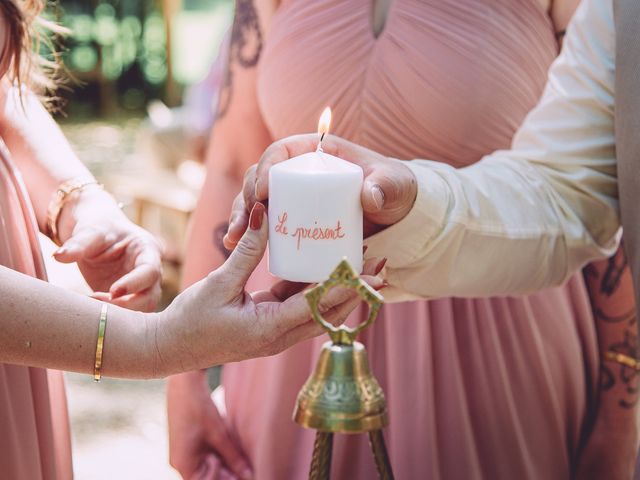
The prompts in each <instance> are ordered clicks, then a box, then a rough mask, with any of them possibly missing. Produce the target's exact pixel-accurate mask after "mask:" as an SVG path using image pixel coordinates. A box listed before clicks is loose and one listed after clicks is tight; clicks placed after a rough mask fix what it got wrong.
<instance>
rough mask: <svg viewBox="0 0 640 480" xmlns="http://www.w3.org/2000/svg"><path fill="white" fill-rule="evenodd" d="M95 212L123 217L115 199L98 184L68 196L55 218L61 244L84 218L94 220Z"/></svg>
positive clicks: (111, 216)
mask: <svg viewBox="0 0 640 480" xmlns="http://www.w3.org/2000/svg"><path fill="white" fill-rule="evenodd" d="M97 212H109V214H108V216H109V217H110V218H113V215H116V216H118V215H124V214H123V213H122V211H121V210H120V208H119V207H118V205H117V203H116V201H115V199H114V198H113V197H112V196H111V194H109V193H108V192H105V191H104V190H103V189H102V188H101V186H99V185H98V184H92V185H91V186H87V187H86V188H84V189H81V190H77V191H75V192H73V193H71V194H70V195H69V198H68V200H66V201H65V202H64V205H63V206H62V208H61V210H60V213H59V215H58V218H57V233H58V239H59V240H60V242H61V243H64V242H65V241H67V240H68V239H69V238H70V237H71V235H72V233H73V230H74V228H75V226H76V224H77V223H78V222H79V221H80V220H82V218H84V217H85V216H87V217H89V218H94V217H95V216H96V213H97Z"/></svg>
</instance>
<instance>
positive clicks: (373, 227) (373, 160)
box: [224, 134, 418, 250]
mask: <svg viewBox="0 0 640 480" xmlns="http://www.w3.org/2000/svg"><path fill="white" fill-rule="evenodd" d="M317 144H318V137H317V136H316V135H313V134H308V135H296V136H292V137H288V138H285V139H283V140H280V141H277V142H275V143H273V144H272V145H271V146H270V147H269V148H268V149H267V150H266V151H265V152H264V154H263V155H262V157H261V158H260V161H259V163H258V164H257V165H254V166H253V167H251V168H250V169H249V170H248V171H247V173H246V174H245V178H244V186H243V191H242V192H241V193H240V194H239V195H238V196H237V197H236V200H235V201H234V204H233V208H232V212H231V217H230V220H229V231H228V233H227V235H226V236H225V239H224V242H225V246H226V247H227V248H228V249H230V250H231V249H233V248H235V245H236V244H237V242H238V241H239V240H240V238H241V237H242V234H243V233H244V231H245V230H246V228H247V222H248V215H249V210H248V209H249V208H251V207H252V206H253V204H254V203H255V202H257V201H261V202H263V201H266V200H267V199H268V198H269V170H270V168H271V167H272V166H274V165H276V164H278V163H281V162H284V161H286V160H289V159H291V158H293V157H296V156H299V155H302V154H304V153H308V152H313V151H314V150H315V149H316V147H317ZM322 148H323V150H324V152H326V153H329V154H331V155H334V156H336V157H339V158H342V159H344V160H347V161H349V162H351V163H354V164H356V165H359V166H360V167H361V168H362V170H363V172H364V182H363V185H362V191H361V202H362V208H363V213H364V220H365V223H364V234H365V237H367V236H370V235H373V234H374V233H376V232H378V231H380V230H383V229H384V228H386V227H388V226H390V225H393V224H395V223H397V222H399V221H400V220H402V219H403V218H404V217H405V216H406V215H407V214H408V213H409V211H410V210H411V208H412V207H413V204H414V202H415V199H416V195H417V192H418V186H417V181H416V178H415V176H414V175H413V172H412V171H411V170H410V169H409V168H408V167H407V166H406V165H404V164H403V162H401V161H399V160H394V159H391V158H388V157H385V156H383V155H381V154H379V153H376V152H374V151H372V150H369V149H367V148H364V147H361V146H359V145H356V144H354V143H351V142H348V141H346V140H344V139H342V138H339V137H336V136H333V135H331V136H328V137H325V139H324V141H323V142H322Z"/></svg>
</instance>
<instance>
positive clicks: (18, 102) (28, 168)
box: [0, 82, 93, 238]
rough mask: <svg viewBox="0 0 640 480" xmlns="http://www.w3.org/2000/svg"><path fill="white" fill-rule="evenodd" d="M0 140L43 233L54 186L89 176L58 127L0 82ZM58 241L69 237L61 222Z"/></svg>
mask: <svg viewBox="0 0 640 480" xmlns="http://www.w3.org/2000/svg"><path fill="white" fill-rule="evenodd" d="M0 111H1V112H2V115H0V136H1V137H2V139H3V140H4V142H5V143H6V145H7V147H8V148H9V150H10V151H11V153H12V156H13V158H14V160H15V161H16V163H17V164H18V166H19V167H20V170H21V172H22V174H23V177H24V180H25V184H26V186H27V190H28V192H29V198H30V199H31V203H32V204H33V208H34V211H35V213H36V218H37V220H38V226H39V227H40V230H41V231H43V232H45V231H46V216H47V206H48V205H49V202H50V200H51V197H52V195H53V192H55V190H56V188H57V187H58V185H60V184H61V183H63V182H64V181H66V180H69V179H71V178H77V177H81V178H86V179H92V178H93V175H91V174H90V173H89V170H87V168H86V167H85V166H84V165H83V164H82V162H81V161H80V160H79V159H78V157H77V156H76V154H75V153H74V152H73V150H72V149H71V147H70V145H69V142H68V141H67V139H66V138H65V137H64V135H63V134H62V132H61V131H60V128H59V127H58V125H57V124H56V123H55V122H54V120H53V119H52V118H51V116H50V115H49V113H47V111H46V110H45V109H44V107H43V106H42V104H41V103H40V102H39V101H37V99H35V97H34V95H33V94H31V93H29V92H23V98H22V99H20V97H19V96H18V91H17V89H14V88H11V87H9V86H8V84H7V82H2V87H1V90H0ZM63 224H64V225H65V227H66V228H65V231H64V232H61V236H62V238H66V237H68V236H69V234H70V227H71V225H69V222H63Z"/></svg>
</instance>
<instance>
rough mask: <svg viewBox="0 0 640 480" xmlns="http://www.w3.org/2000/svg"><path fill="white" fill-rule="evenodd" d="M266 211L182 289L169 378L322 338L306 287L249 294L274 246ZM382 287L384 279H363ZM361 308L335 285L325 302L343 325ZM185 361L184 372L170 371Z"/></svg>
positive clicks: (169, 340)
mask: <svg viewBox="0 0 640 480" xmlns="http://www.w3.org/2000/svg"><path fill="white" fill-rule="evenodd" d="M267 223H268V222H267V216H266V214H265V207H264V205H262V204H261V203H256V204H255V206H254V207H253V209H252V211H251V215H250V217H249V220H248V224H249V228H248V229H247V231H246V232H245V234H244V235H243V237H242V238H241V240H240V242H238V244H237V246H236V248H235V250H234V251H233V253H232V254H231V256H230V257H229V258H228V259H227V261H226V262H225V263H224V264H223V265H222V266H221V267H220V268H218V269H217V270H215V271H213V272H211V273H210V274H209V275H208V276H207V278H205V279H204V280H201V281H200V282H198V283H196V284H194V285H192V286H191V287H189V288H188V289H187V290H185V291H184V292H182V293H181V294H180V295H179V296H178V297H177V298H176V299H175V300H174V302H173V303H172V304H171V305H169V307H167V309H166V310H165V311H164V312H162V313H161V314H160V315H161V317H162V320H161V321H160V322H159V323H160V325H161V330H162V331H161V332H160V333H159V334H158V343H159V347H158V349H159V351H160V353H161V354H160V355H159V357H160V358H159V361H160V362H161V363H164V360H163V359H166V360H167V361H168V363H167V364H165V365H160V366H159V368H160V369H161V371H162V373H163V374H172V373H178V371H187V370H195V369H198V368H203V367H208V366H211V365H216V364H220V363H226V362H234V361H240V360H245V359H247V358H253V357H259V356H266V355H274V354H276V353H279V352H281V351H282V350H284V349H286V348H288V347H289V346H291V345H293V344H294V343H297V342H300V341H301V340H305V339H307V338H311V337H313V336H316V335H319V334H320V333H322V329H321V327H319V326H318V325H317V324H316V323H315V322H314V321H312V320H311V316H310V315H311V314H310V311H309V306H308V304H307V301H306V299H305V297H304V294H303V293H302V292H298V293H294V292H295V291H297V290H300V285H295V284H289V283H279V284H276V285H275V286H273V287H272V288H271V289H269V290H263V291H259V292H254V293H251V294H249V293H248V292H246V291H245V284H246V282H247V280H248V279H249V277H250V276H251V274H252V273H253V270H254V269H255V268H256V267H257V266H258V264H259V263H260V260H261V259H262V256H263V255H264V252H265V250H266V248H267V237H268V226H267ZM362 278H363V279H364V280H365V281H367V283H369V285H371V286H372V287H373V288H376V289H380V288H382V287H383V285H384V284H383V282H382V280H381V279H380V278H378V277H372V276H368V275H363V276H362ZM359 303H360V297H359V296H358V295H357V293H356V292H354V291H353V290H349V289H344V288H334V289H332V290H331V291H329V292H328V293H327V294H326V295H325V296H324V297H323V298H322V300H321V301H320V305H319V309H320V312H321V313H322V315H323V317H324V318H325V319H326V320H327V321H328V322H331V323H334V324H339V323H342V322H343V321H344V320H345V319H346V317H347V316H348V315H349V313H351V312H352V311H353V310H354V309H355V307H356V306H357V305H358V304H359ZM175 358H181V359H184V362H187V363H183V364H182V365H180V368H179V370H174V371H167V370H168V369H170V368H171V365H172V366H173V368H174V369H175V362H170V360H171V359H175Z"/></svg>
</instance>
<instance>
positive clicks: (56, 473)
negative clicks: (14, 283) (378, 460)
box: [0, 140, 73, 480]
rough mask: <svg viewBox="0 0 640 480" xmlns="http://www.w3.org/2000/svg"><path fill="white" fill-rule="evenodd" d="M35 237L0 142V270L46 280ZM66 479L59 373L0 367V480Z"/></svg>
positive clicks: (20, 187)
mask: <svg viewBox="0 0 640 480" xmlns="http://www.w3.org/2000/svg"><path fill="white" fill-rule="evenodd" d="M37 231H38V230H37V225H36V223H35V217H34V215H33V210H32V208H31V203H30V201H29V199H28V196H27V194H26V189H25V188H24V185H23V182H22V179H21V176H20V173H19V172H18V170H17V169H16V168H15V165H14V164H13V163H12V161H11V159H10V158H9V154H8V152H7V150H6V148H5V146H4V143H2V141H1V140H0V265H3V266H5V267H8V268H11V269H13V270H16V271H18V272H21V273H24V274H26V275H31V276H33V277H37V278H40V279H42V280H46V272H45V267H44V262H43V260H42V254H41V252H40V246H39V243H38V237H37ZM6 300H7V299H2V301H6ZM42 315H46V312H42ZM5 334H6V332H1V331H0V335H5ZM72 477H73V470H72V465H71V442H70V435H69V419H68V416H67V404H66V396H65V390H64V380H63V377H62V373H61V372H58V371H52V370H44V369H41V368H30V367H23V366H20V365H8V364H2V363H0V479H3V480H4V479H6V480H67V479H70V478H72Z"/></svg>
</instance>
